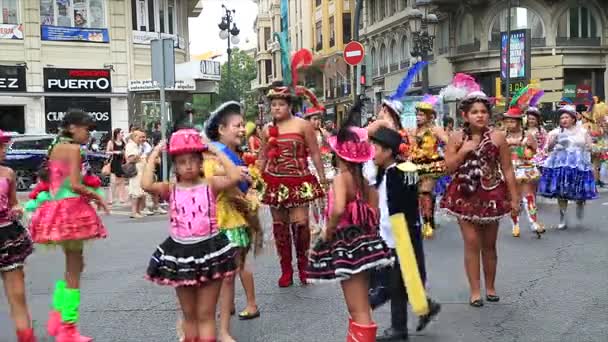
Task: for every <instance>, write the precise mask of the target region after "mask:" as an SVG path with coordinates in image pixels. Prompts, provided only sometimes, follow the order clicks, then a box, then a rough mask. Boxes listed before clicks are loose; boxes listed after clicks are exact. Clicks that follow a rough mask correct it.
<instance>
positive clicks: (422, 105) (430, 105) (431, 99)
mask: <svg viewBox="0 0 608 342" xmlns="http://www.w3.org/2000/svg"><path fill="white" fill-rule="evenodd" d="M437 102H439V97H437V96H434V95H430V94H426V95H424V97H423V98H422V101H420V102H418V103H416V109H421V110H426V111H435V105H436V104H437Z"/></svg>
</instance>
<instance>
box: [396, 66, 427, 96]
mask: <svg viewBox="0 0 608 342" xmlns="http://www.w3.org/2000/svg"><path fill="white" fill-rule="evenodd" d="M427 64H428V62H425V61H421V62H417V63H416V64H414V65H412V66H411V67H410V69H409V70H408V71H407V74H406V75H405V77H404V78H403V79H402V80H401V83H399V86H398V87H397V89H396V90H395V92H394V93H393V94H392V95H391V96H389V97H388V99H389V100H392V101H395V100H401V99H402V98H403V96H405V93H406V92H407V90H408V89H409V88H410V85H411V84H412V81H414V78H415V77H416V75H417V74H418V73H419V72H420V71H422V69H423V68H424V67H425V66H426V65H427Z"/></svg>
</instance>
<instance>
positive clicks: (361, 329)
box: [346, 322, 378, 342]
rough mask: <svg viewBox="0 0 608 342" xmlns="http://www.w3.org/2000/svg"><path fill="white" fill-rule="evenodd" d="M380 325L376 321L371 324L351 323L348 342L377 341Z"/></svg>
mask: <svg viewBox="0 0 608 342" xmlns="http://www.w3.org/2000/svg"><path fill="white" fill-rule="evenodd" d="M377 330H378V326H377V325H376V323H372V324H370V325H363V324H358V323H355V322H351V323H350V328H349V329H348V337H347V339H346V341H348V342H376V331H377Z"/></svg>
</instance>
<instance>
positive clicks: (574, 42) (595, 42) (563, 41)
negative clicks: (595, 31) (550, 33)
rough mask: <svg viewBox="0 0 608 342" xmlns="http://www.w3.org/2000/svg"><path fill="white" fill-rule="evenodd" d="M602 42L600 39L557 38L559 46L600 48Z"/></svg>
mask: <svg viewBox="0 0 608 342" xmlns="http://www.w3.org/2000/svg"><path fill="white" fill-rule="evenodd" d="M601 44H602V40H601V38H599V37H593V38H577V37H557V45H558V46H559V45H561V46H600V45H601Z"/></svg>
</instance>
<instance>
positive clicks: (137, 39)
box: [133, 31, 186, 49]
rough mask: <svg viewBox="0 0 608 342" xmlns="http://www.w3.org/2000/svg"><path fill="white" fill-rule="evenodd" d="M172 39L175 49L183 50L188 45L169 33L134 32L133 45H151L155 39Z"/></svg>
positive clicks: (182, 39) (180, 38)
mask: <svg viewBox="0 0 608 342" xmlns="http://www.w3.org/2000/svg"><path fill="white" fill-rule="evenodd" d="M163 38H171V39H173V41H174V42H175V43H174V44H173V47H176V48H178V49H183V48H184V47H185V45H186V41H185V40H184V38H182V37H180V36H177V35H174V34H168V33H158V32H147V31H133V44H142V45H150V43H151V42H152V41H153V40H154V39H163Z"/></svg>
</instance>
